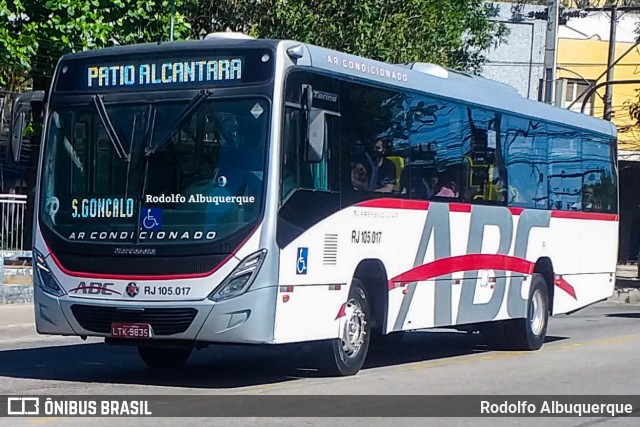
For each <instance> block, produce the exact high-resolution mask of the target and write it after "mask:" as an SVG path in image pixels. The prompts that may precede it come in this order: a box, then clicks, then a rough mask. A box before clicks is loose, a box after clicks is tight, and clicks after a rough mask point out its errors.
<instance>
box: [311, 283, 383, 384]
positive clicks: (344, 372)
mask: <svg viewBox="0 0 640 427" xmlns="http://www.w3.org/2000/svg"><path fill="white" fill-rule="evenodd" d="M371 315H372V313H371V308H370V306H369V299H368V298H367V291H366V289H365V287H364V285H363V284H362V282H361V281H360V280H358V279H353V281H352V282H351V289H349V297H348V298H347V303H346V305H345V319H344V321H343V326H341V331H340V334H341V337H340V338H337V339H333V340H330V341H327V342H325V343H324V344H323V345H324V346H325V350H324V351H323V353H324V355H325V357H323V359H324V360H322V361H321V366H320V371H321V373H322V374H326V375H331V376H349V375H355V374H357V373H358V371H359V370H360V369H361V368H362V365H364V361H365V359H366V358H367V352H368V351H369V340H370V338H371Z"/></svg>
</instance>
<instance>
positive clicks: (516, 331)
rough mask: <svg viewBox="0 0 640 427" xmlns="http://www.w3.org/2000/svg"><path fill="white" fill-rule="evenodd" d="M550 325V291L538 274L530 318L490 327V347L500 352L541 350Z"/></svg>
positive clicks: (531, 294) (487, 332) (487, 339)
mask: <svg viewBox="0 0 640 427" xmlns="http://www.w3.org/2000/svg"><path fill="white" fill-rule="evenodd" d="M548 322H549V291H548V289H547V283H546V282H545V280H544V277H543V276H542V275H541V274H538V273H534V274H533V276H532V278H531V287H530V288H529V301H528V304H527V313H526V317H524V318H522V319H513V320H503V321H500V322H496V323H495V324H490V325H488V326H487V327H486V328H485V329H484V331H483V335H484V339H485V342H486V343H487V346H488V347H490V348H493V349H496V350H538V349H540V347H542V344H544V340H545V338H546V336H547V324H548Z"/></svg>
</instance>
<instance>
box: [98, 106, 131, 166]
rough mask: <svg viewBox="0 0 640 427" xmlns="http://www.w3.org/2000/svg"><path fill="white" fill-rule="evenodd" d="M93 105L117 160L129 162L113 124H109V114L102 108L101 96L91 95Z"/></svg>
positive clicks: (129, 158)
mask: <svg viewBox="0 0 640 427" xmlns="http://www.w3.org/2000/svg"><path fill="white" fill-rule="evenodd" d="M92 98H93V103H94V104H95V106H96V110H97V111H98V116H99V117H100V120H101V121H102V125H103V126H104V129H105V131H106V132H107V136H108V137H109V140H110V141H111V144H112V145H113V148H114V149H115V150H116V154H117V155H118V157H119V158H121V159H122V158H124V159H125V160H126V161H127V162H128V161H130V160H131V157H130V156H129V154H127V152H126V151H125V149H124V145H122V142H121V141H120V138H118V133H117V132H116V129H115V128H114V127H113V123H111V119H110V118H109V113H107V109H106V107H105V106H104V102H103V101H102V96H100V95H93V97H92Z"/></svg>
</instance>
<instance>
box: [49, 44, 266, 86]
mask: <svg viewBox="0 0 640 427" xmlns="http://www.w3.org/2000/svg"><path fill="white" fill-rule="evenodd" d="M273 58H274V53H273V52H272V51H271V50H269V49H228V50H227V49H225V50H223V49H221V50H219V51H214V52H211V49H209V50H208V51H203V50H194V51H192V50H191V49H185V50H184V52H162V51H160V52H146V51H145V52H141V53H140V54H136V53H133V52H125V53H124V54H121V55H115V54H113V55H95V54H94V55H86V56H84V55H81V54H80V55H77V56H75V57H69V58H63V59H62V61H61V62H60V64H59V65H58V71H57V72H56V82H55V84H54V85H55V89H54V92H56V93H78V94H80V93H89V94H95V93H124V92H135V91H156V90H158V89H160V90H174V89H177V90H181V89H200V88H203V87H234V86H246V85H254V84H262V83H267V82H269V81H270V80H271V79H272V78H273V73H274V64H275V61H274V60H273Z"/></svg>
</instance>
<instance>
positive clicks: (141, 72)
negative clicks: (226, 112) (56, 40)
mask: <svg viewBox="0 0 640 427" xmlns="http://www.w3.org/2000/svg"><path fill="white" fill-rule="evenodd" d="M242 66H243V61H242V58H213V59H203V60H198V61H180V62H158V63H146V64H137V65H136V64H114V65H108V66H89V67H87V71H86V76H87V78H86V82H87V88H105V87H128V86H148V85H159V86H162V85H171V84H176V83H206V82H216V81H241V80H242Z"/></svg>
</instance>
